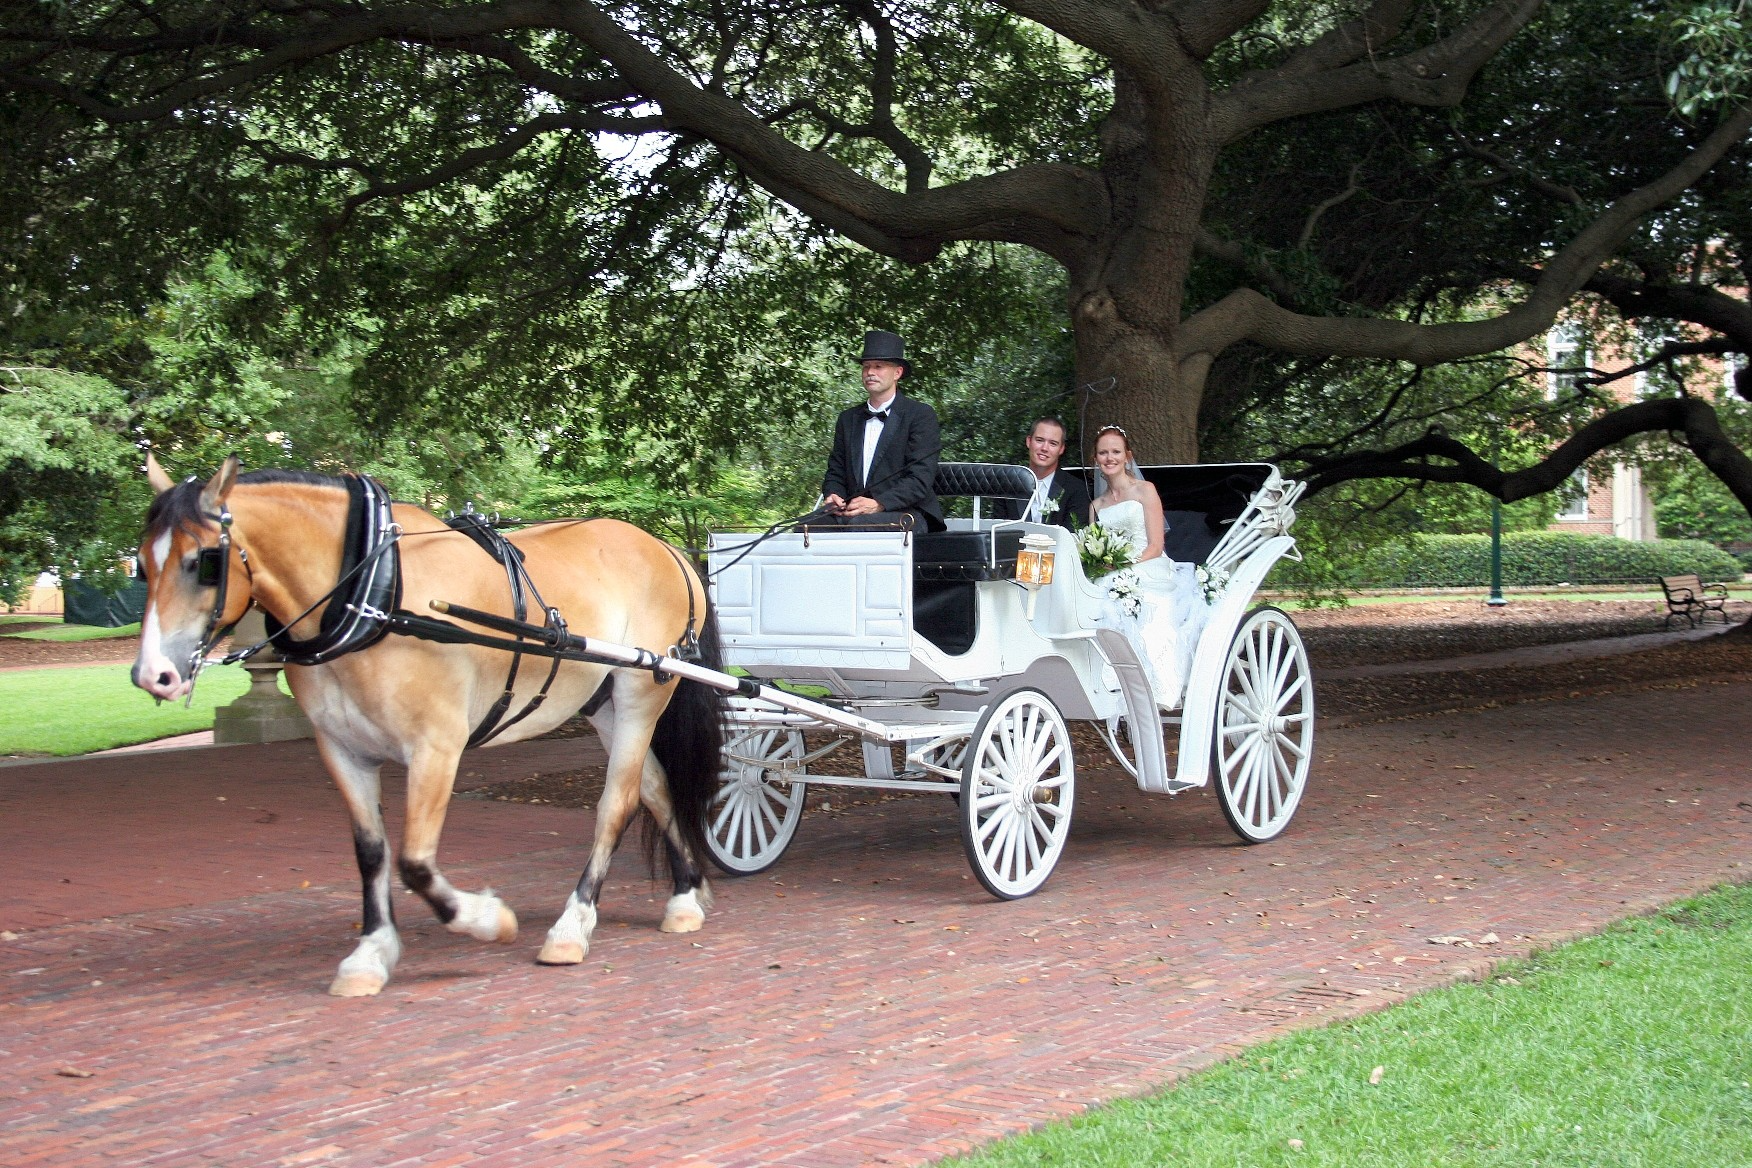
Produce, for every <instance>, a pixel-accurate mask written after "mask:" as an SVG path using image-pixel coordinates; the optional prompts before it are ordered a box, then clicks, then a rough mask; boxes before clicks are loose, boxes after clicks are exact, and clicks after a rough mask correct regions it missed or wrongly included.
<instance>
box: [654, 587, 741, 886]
mask: <svg viewBox="0 0 1752 1168" xmlns="http://www.w3.org/2000/svg"><path fill="white" fill-rule="evenodd" d="M699 648H700V658H699V663H700V664H701V665H703V666H705V667H706V668H707V669H717V670H722V669H723V668H724V650H723V647H722V646H721V645H720V644H719V642H718V614H717V610H716V609H715V608H714V607H713V606H712V603H711V601H710V600H707V602H706V619H705V620H704V621H703V622H702V623H701V625H700V639H699ZM672 684H673V685H674V686H675V693H674V695H673V696H671V697H670V699H669V705H668V706H667V707H665V708H664V710H663V716H662V717H661V718H659V719H658V720H657V729H656V731H655V732H654V733H653V734H652V736H651V751H652V753H653V754H655V755H656V756H657V761H658V762H659V763H661V764H662V766H663V773H664V774H665V775H667V776H668V777H669V802H670V804H671V806H672V807H673V808H674V810H675V825H676V828H677V829H678V830H679V831H680V832H681V837H682V838H683V839H685V840H686V841H687V842H688V846H689V847H690V848H691V849H692V850H693V854H694V856H695V857H696V860H697V861H698V862H700V863H704V861H705V855H706V850H705V849H706V815H707V813H708V812H709V811H710V809H711V806H712V800H713V798H714V797H716V795H717V793H718V784H719V777H720V775H721V774H722V772H723V769H724V691H722V690H719V689H714V688H713V687H711V686H709V685H706V684H704V683H703V682H698V681H689V680H687V679H686V678H677V679H676V680H675V681H674V682H673V683H672Z"/></svg>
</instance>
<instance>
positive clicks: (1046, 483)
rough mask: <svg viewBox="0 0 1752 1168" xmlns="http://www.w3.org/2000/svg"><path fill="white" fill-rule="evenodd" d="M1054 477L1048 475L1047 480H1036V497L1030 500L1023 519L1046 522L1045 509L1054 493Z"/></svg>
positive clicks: (1031, 521)
mask: <svg viewBox="0 0 1752 1168" xmlns="http://www.w3.org/2000/svg"><path fill="white" fill-rule="evenodd" d="M1054 473H1057V472H1054ZM1052 477H1053V476H1052V475H1047V476H1046V477H1045V478H1036V479H1035V480H1034V495H1033V496H1032V497H1031V498H1030V499H1029V500H1028V510H1027V511H1026V512H1024V513H1023V515H1022V518H1024V519H1026V520H1027V521H1028V522H1030V523H1045V522H1046V515H1045V511H1044V510H1043V509H1044V508H1045V506H1046V500H1047V498H1048V496H1049V495H1050V494H1051V492H1052Z"/></svg>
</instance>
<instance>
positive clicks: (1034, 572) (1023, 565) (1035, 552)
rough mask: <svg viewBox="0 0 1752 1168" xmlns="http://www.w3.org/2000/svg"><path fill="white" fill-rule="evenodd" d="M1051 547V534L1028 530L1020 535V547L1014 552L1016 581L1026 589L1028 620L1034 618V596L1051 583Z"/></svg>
mask: <svg viewBox="0 0 1752 1168" xmlns="http://www.w3.org/2000/svg"><path fill="white" fill-rule="evenodd" d="M1052 547H1053V539H1052V536H1050V535H1041V534H1039V533H1038V532H1029V533H1028V534H1027V535H1025V536H1023V537H1022V548H1021V550H1020V551H1019V552H1017V553H1016V583H1018V584H1020V585H1022V587H1024V588H1026V589H1028V619H1029V620H1033V619H1034V598H1035V596H1036V595H1037V594H1038V593H1039V591H1040V590H1041V588H1043V587H1045V586H1046V585H1048V584H1051V583H1052V559H1053V550H1052Z"/></svg>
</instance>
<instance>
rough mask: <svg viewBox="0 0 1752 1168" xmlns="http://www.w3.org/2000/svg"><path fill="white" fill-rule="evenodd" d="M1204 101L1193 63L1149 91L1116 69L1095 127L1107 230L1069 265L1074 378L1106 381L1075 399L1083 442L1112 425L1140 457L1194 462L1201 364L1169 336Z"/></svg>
mask: <svg viewBox="0 0 1752 1168" xmlns="http://www.w3.org/2000/svg"><path fill="white" fill-rule="evenodd" d="M1208 98H1209V94H1208V93H1207V92H1206V91H1205V89H1204V85H1203V81H1202V79H1201V78H1200V76H1199V74H1198V72H1197V71H1196V70H1192V69H1188V70H1183V71H1174V76H1173V77H1172V78H1169V77H1158V78H1155V79H1154V87H1153V90H1152V92H1151V93H1149V94H1146V93H1145V90H1144V87H1143V86H1141V85H1140V84H1138V82H1137V80H1136V79H1134V78H1132V77H1130V76H1129V75H1127V73H1126V72H1125V70H1123V69H1118V70H1116V71H1115V76H1114V102H1113V109H1112V110H1111V112H1110V113H1109V114H1108V116H1107V118H1106V120H1105V121H1104V122H1103V124H1102V127H1101V147H1102V149H1101V173H1102V175H1103V177H1105V178H1106V180H1107V185H1108V193H1109V215H1110V219H1109V227H1108V230H1107V232H1106V233H1105V236H1104V238H1102V239H1101V240H1100V241H1099V242H1098V243H1097V244H1096V246H1094V247H1093V248H1092V249H1091V250H1090V253H1089V255H1088V257H1087V262H1086V263H1084V264H1079V265H1076V266H1075V268H1074V269H1073V270H1072V271H1071V273H1070V316H1071V329H1072V336H1073V337H1074V339H1075V341H1076V346H1077V380H1078V383H1079V384H1082V385H1089V384H1097V383H1100V382H1101V381H1103V380H1104V379H1106V378H1109V377H1111V378H1113V379H1114V384H1113V387H1112V388H1111V389H1110V390H1108V391H1107V392H1105V393H1101V394H1098V395H1096V396H1094V397H1093V399H1092V400H1088V401H1087V402H1079V403H1078V404H1079V405H1080V406H1083V407H1084V414H1085V416H1086V418H1087V422H1088V427H1087V429H1088V432H1087V433H1086V434H1084V436H1083V441H1084V443H1085V445H1088V443H1089V439H1090V438H1091V437H1092V436H1093V434H1094V433H1095V431H1096V430H1097V429H1098V428H1099V427H1101V426H1104V425H1109V424H1112V425H1119V426H1123V427H1124V428H1125V430H1126V432H1127V437H1128V438H1129V439H1130V440H1131V447H1132V451H1133V453H1134V454H1136V455H1137V458H1138V461H1139V462H1141V463H1145V464H1150V463H1163V462H1174V463H1190V462H1197V461H1198V410H1199V404H1200V401H1201V399H1202V397H1203V394H1204V377H1205V373H1206V372H1207V370H1208V366H1209V362H1208V361H1206V360H1204V359H1202V358H1200V359H1198V360H1195V361H1192V362H1186V361H1184V360H1182V358H1183V356H1184V355H1183V354H1181V353H1180V352H1178V351H1177V349H1176V343H1175V342H1176V334H1177V333H1178V331H1179V326H1180V314H1181V309H1182V305H1183V298H1184V296H1185V288H1186V280H1187V277H1188V275H1189V274H1190V272H1191V270H1192V257H1193V247H1194V244H1195V241H1196V240H1197V238H1198V225H1199V215H1200V212H1201V210H1202V209H1203V207H1204V203H1205V198H1206V196H1207V194H1208V188H1209V185H1210V177H1211V173H1212V169H1213V167H1214V164H1215V160H1216V149H1215V146H1214V145H1213V142H1212V140H1211V136H1210V132H1209V129H1208V127H1207V126H1206V123H1205V118H1204V116H1203V114H1202V110H1203V109H1204V107H1205V105H1206V103H1207V101H1208ZM1088 454H1089V451H1088V450H1087V449H1085V451H1084V455H1085V457H1087V456H1088Z"/></svg>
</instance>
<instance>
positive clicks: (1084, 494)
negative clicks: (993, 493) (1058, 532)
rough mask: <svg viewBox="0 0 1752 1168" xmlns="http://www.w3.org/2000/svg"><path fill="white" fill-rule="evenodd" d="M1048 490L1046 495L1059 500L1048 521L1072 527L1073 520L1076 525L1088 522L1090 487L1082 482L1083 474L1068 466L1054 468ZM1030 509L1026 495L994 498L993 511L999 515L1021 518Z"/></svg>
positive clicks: (993, 513) (1079, 525)
mask: <svg viewBox="0 0 1752 1168" xmlns="http://www.w3.org/2000/svg"><path fill="white" fill-rule="evenodd" d="M1046 493H1047V498H1049V499H1056V500H1058V510H1056V511H1054V512H1053V513H1052V516H1051V518H1049V519H1048V520H1047V522H1049V523H1056V524H1058V525H1059V526H1060V527H1070V526H1072V521H1073V520H1074V521H1075V525H1076V526H1077V527H1087V526H1089V488H1088V487H1085V486H1084V485H1083V477H1082V476H1081V475H1077V474H1072V473H1071V472H1070V471H1068V470H1059V471H1055V472H1053V476H1052V486H1050V487H1048V488H1047V489H1046ZM1027 510H1028V500H1027V499H993V500H992V515H993V516H994V517H995V518H998V519H1020V518H1022V515H1023V513H1024V512H1025V511H1027Z"/></svg>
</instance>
